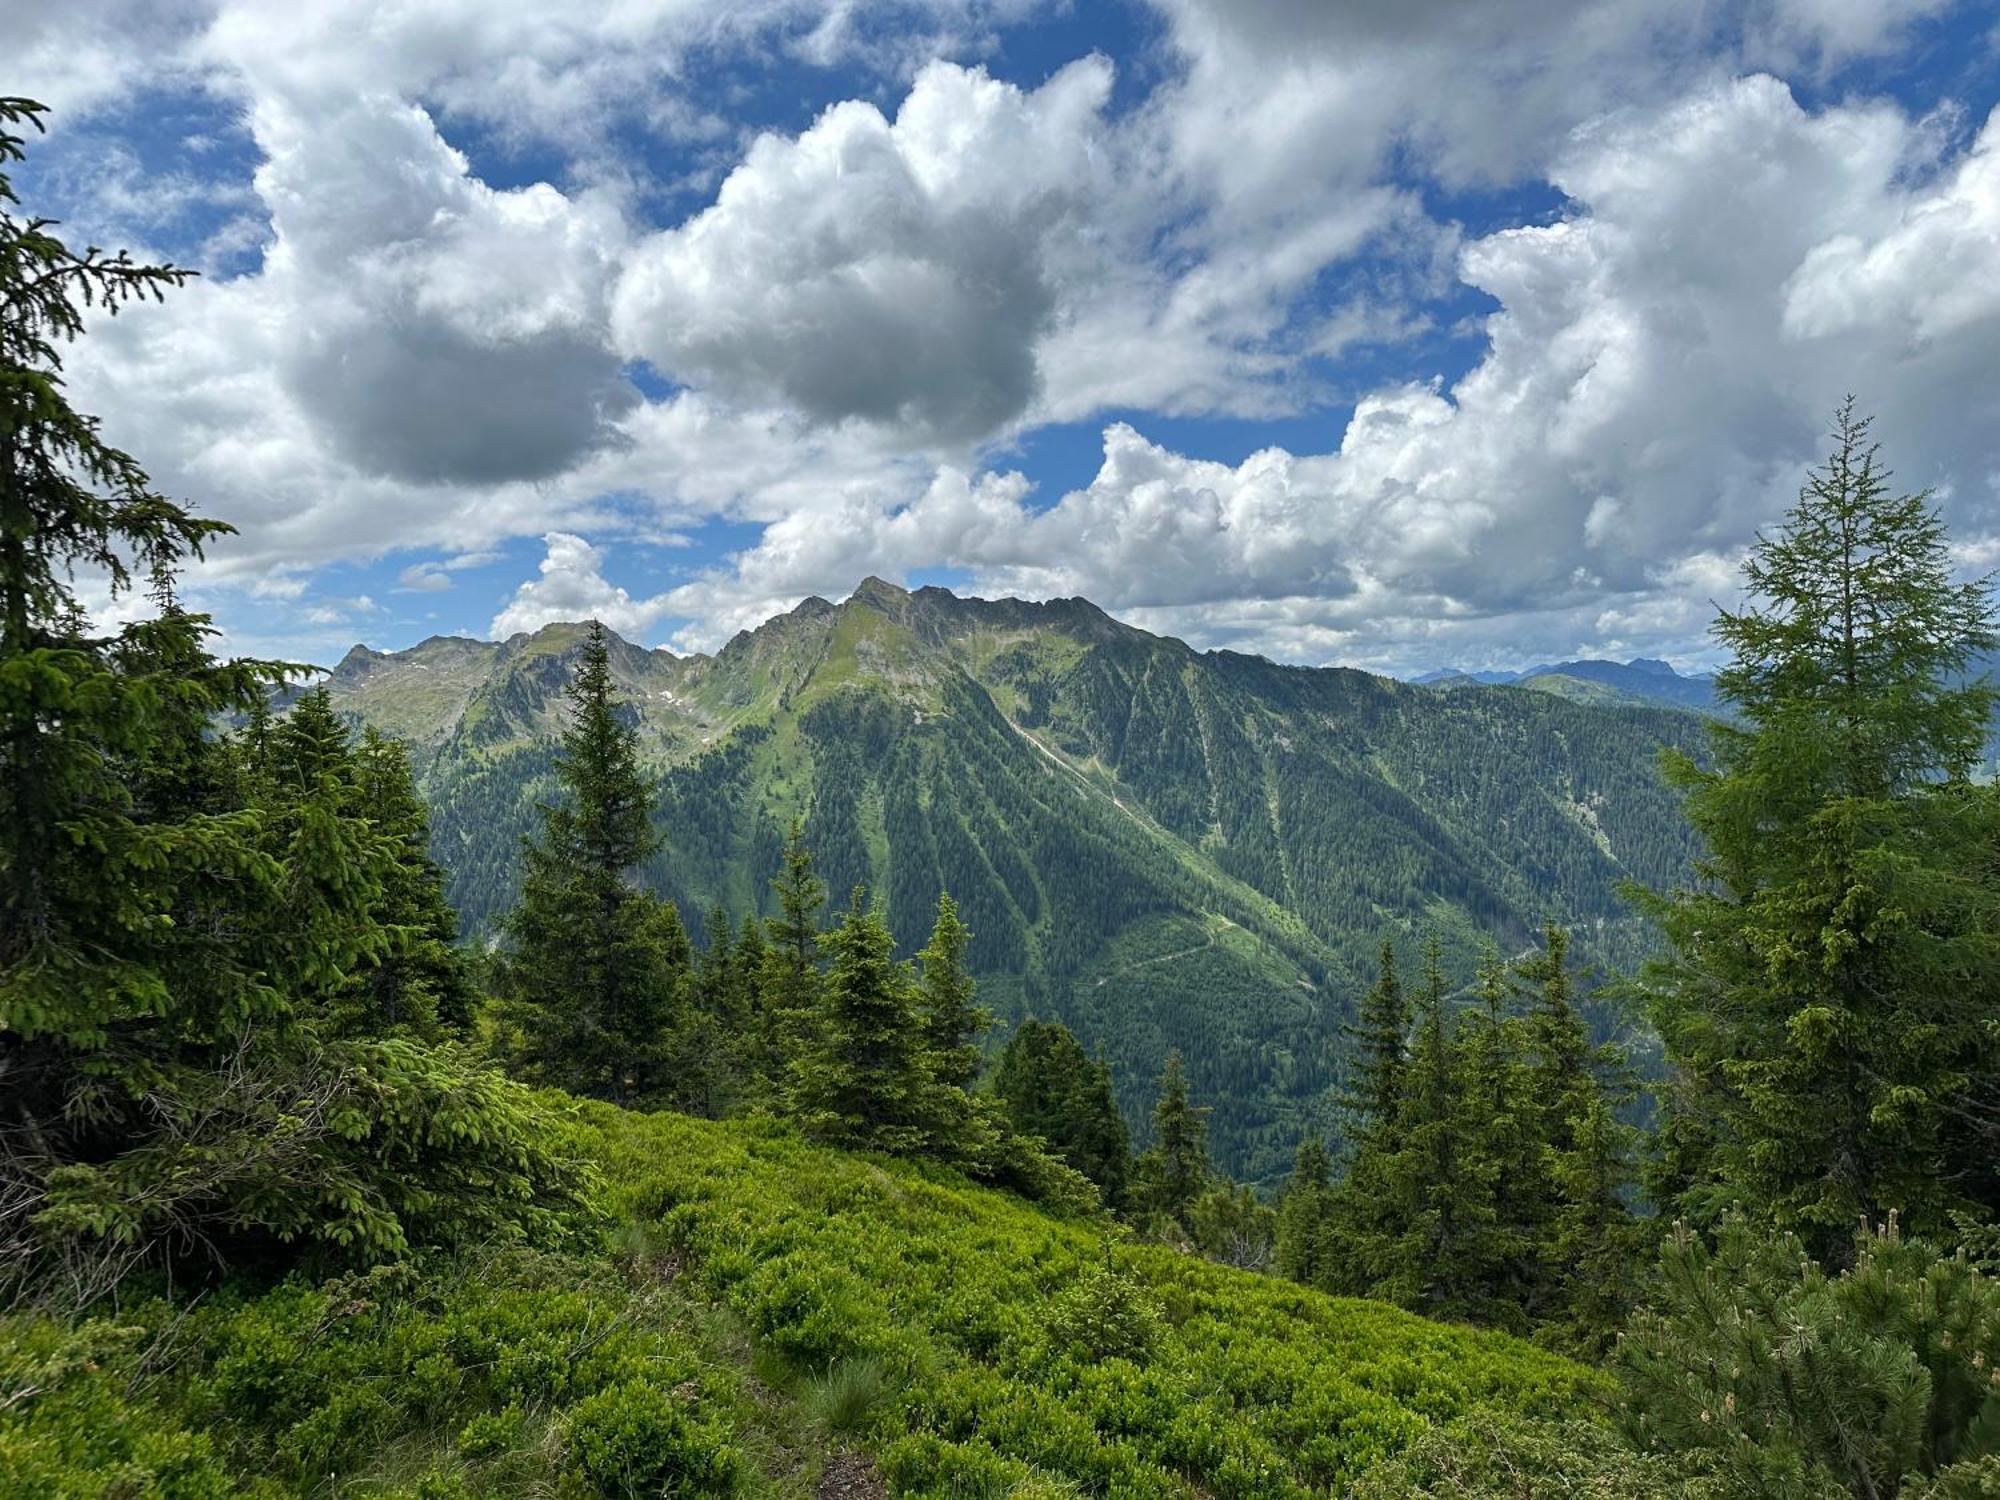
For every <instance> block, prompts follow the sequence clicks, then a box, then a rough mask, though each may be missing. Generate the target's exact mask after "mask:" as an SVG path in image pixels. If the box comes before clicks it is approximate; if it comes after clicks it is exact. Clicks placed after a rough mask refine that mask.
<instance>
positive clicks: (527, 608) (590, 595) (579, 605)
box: [491, 531, 667, 640]
mask: <svg viewBox="0 0 2000 1500" xmlns="http://www.w3.org/2000/svg"><path fill="white" fill-rule="evenodd" d="M542 542H543V544H544V545H545V546H546V547H547V549H548V550H547V552H546V554H545V555H544V556H543V558H542V565H541V570H540V576H539V577H537V578H533V579H530V580H529V581H528V582H526V583H523V584H522V585H521V586H520V587H519V588H517V589H516V590H515V591H514V597H513V598H512V599H510V600H509V601H508V603H507V607H506V608H505V609H503V610H501V611H500V613H499V614H497V615H495V616H494V617H493V625H492V627H491V629H492V634H493V636H494V638H495V639H500V640H504V639H505V638H506V637H508V636H510V635H514V634H516V633H517V632H520V631H535V630H539V629H541V628H542V626H544V625H548V624H551V623H554V622H556V621H562V620H598V621H601V622H602V623H603V624H604V626H605V628H606V629H608V630H613V631H616V632H617V633H618V634H620V635H623V636H629V637H634V638H637V637H640V636H643V635H644V634H645V633H646V632H647V631H648V630H650V629H652V627H653V623H654V621H656V620H658V619H659V618H660V616H661V615H663V614H665V613H666V612H667V600H666V598H665V597H664V596H659V597H655V598H652V599H634V598H633V597H632V596H631V595H630V594H628V593H626V592H625V590H624V589H622V588H619V587H617V586H616V585H615V584H613V583H611V582H609V581H608V580H607V579H606V578H605V576H604V554H603V553H602V552H600V551H599V550H598V549H597V548H595V547H593V546H591V544H590V543H589V542H587V541H585V540H584V539H583V538H582V537H580V536H573V535H571V534H570V533H568V532H565V531H552V532H550V533H549V534H548V535H547V536H545V537H543V538H542Z"/></svg>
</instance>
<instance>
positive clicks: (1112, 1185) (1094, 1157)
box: [993, 1018, 1131, 1208]
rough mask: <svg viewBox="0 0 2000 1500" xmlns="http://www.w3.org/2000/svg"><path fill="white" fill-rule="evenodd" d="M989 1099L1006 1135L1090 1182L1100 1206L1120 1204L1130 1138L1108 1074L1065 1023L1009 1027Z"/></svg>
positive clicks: (1127, 1171) (1026, 1023) (1128, 1163)
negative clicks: (1035, 1146) (1040, 1147)
mask: <svg viewBox="0 0 2000 1500" xmlns="http://www.w3.org/2000/svg"><path fill="white" fill-rule="evenodd" d="M993 1094H994V1097H995V1098H996V1099H998V1100H999V1101H1000V1106H1001V1108H1002V1110H1003V1111H1004V1112H1005V1114H1006V1117H1007V1122H1008V1124H1009V1126H1010V1127H1011V1128H1012V1129H1013V1130H1015V1131H1017V1132H1018V1133H1020V1134H1021V1135H1024V1136H1033V1137H1035V1138H1037V1139H1039V1140H1041V1141H1043V1142H1045V1143H1046V1144H1047V1145H1048V1148H1049V1149H1050V1150H1051V1151H1053V1152H1054V1153H1055V1154H1056V1155H1057V1157H1059V1158H1060V1159H1061V1160H1062V1161H1063V1162H1065V1163H1066V1164H1068V1165H1069V1166H1071V1167H1073V1168H1075V1169H1076V1170H1077V1171H1079V1172H1081V1173H1082V1174H1083V1175H1084V1176H1085V1177H1088V1178H1089V1179H1090V1180H1091V1181H1092V1182H1094V1183H1096V1184H1097V1187H1098V1190H1099V1191H1100V1192H1101V1193H1102V1194H1103V1195H1104V1201H1105V1203H1106V1204H1108V1205H1110V1206H1111V1207H1114V1208H1115V1207H1118V1206H1119V1205H1121V1204H1122V1203H1123V1202H1124V1199H1125V1193H1126V1183H1127V1180H1128V1178H1129V1176H1130V1172H1131V1138H1130V1135H1129V1134H1128V1132H1127V1131H1126V1128H1125V1119H1124V1116H1122V1115H1121V1114H1120V1113H1119V1112H1118V1105H1117V1102H1116V1101H1115V1100H1114V1099H1113V1097H1112V1092H1111V1070H1110V1068H1109V1066H1107V1065H1106V1063H1105V1062H1104V1060H1103V1059H1102V1058H1096V1059H1093V1058H1092V1057H1091V1056H1090V1055H1089V1054H1088V1053H1086V1052H1085V1051H1084V1050H1083V1044H1082V1043H1080V1042H1079V1041H1077V1039H1076V1037H1075V1036H1074V1035H1072V1034H1071V1032H1070V1030H1069V1028H1068V1027H1067V1026H1063V1025H1061V1024H1060V1023H1058V1022H1053V1021H1037V1020H1034V1019H1032V1018H1030V1019H1029V1020H1026V1021H1023V1022H1022V1023H1021V1024H1020V1025H1019V1026H1018V1027H1017V1028H1015V1031H1014V1034H1013V1036H1011V1037H1009V1038H1008V1040H1007V1045H1006V1047H1005V1048H1004V1049H1002V1051H1001V1053H1000V1062H999V1065H998V1066H997V1067H996V1068H995V1069H994V1071H993Z"/></svg>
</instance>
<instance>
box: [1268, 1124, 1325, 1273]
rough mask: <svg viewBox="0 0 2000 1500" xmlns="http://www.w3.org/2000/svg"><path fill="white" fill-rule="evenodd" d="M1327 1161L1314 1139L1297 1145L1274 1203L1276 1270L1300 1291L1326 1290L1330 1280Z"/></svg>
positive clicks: (1315, 1138) (1318, 1142)
mask: <svg viewBox="0 0 2000 1500" xmlns="http://www.w3.org/2000/svg"><path fill="white" fill-rule="evenodd" d="M1334 1233H1335V1225H1334V1202H1333V1158H1332V1156H1330V1155H1329V1154H1328V1152H1327V1149H1326V1143H1325V1142H1324V1141H1322V1140H1321V1139H1320V1138H1319V1137H1318V1136H1316V1135H1309V1136H1307V1137H1306V1138H1305V1139H1304V1140H1303V1141H1301V1142H1299V1150H1298V1155H1297V1156H1296V1157H1295V1158H1294V1159H1293V1162H1292V1175H1291V1176H1290V1177H1289V1178H1287V1179H1286V1181H1285V1190H1284V1192H1283V1193H1281V1194H1280V1195H1279V1197H1278V1242H1277V1252H1276V1255H1277V1265H1276V1269H1277V1272H1278V1274H1279V1275H1280V1276H1285V1277H1289V1278H1290V1279H1291V1280H1293V1281H1296V1282H1299V1283H1301V1284H1302V1285H1305V1286H1320V1287H1323V1286H1326V1285H1328V1283H1329V1281H1330V1279H1331V1278H1332V1276H1333V1274H1334V1266H1335V1256H1334V1246H1333V1236H1334Z"/></svg>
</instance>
